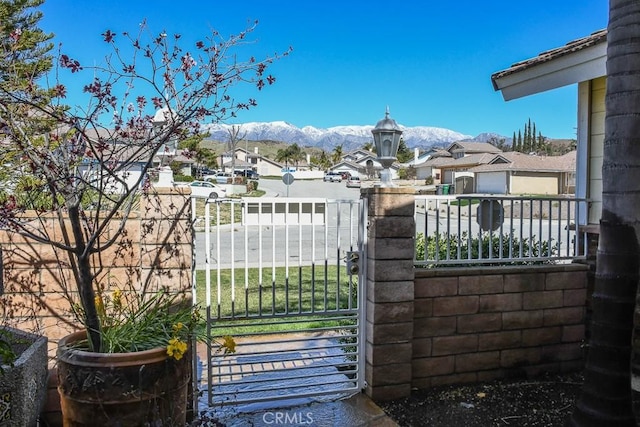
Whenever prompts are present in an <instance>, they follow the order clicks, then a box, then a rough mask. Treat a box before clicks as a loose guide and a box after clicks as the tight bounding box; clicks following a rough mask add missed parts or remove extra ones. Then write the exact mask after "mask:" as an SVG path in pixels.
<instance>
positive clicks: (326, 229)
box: [322, 201, 329, 311]
mask: <svg viewBox="0 0 640 427" xmlns="http://www.w3.org/2000/svg"><path fill="white" fill-rule="evenodd" d="M324 208H325V212H326V216H325V218H326V219H325V221H324V224H323V227H324V282H323V288H324V292H323V295H324V297H323V298H324V307H322V310H323V311H327V308H328V305H329V299H328V298H327V289H328V288H327V284H328V282H329V224H328V223H329V221H328V218H329V202H328V201H325V203H324Z"/></svg>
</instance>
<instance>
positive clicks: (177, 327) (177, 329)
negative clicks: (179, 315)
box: [173, 322, 184, 334]
mask: <svg viewBox="0 0 640 427" xmlns="http://www.w3.org/2000/svg"><path fill="white" fill-rule="evenodd" d="M183 326H184V325H183V324H182V322H178V323H176V324H175V325H173V333H174V334H177V333H178V332H180V330H181V329H182V327H183Z"/></svg>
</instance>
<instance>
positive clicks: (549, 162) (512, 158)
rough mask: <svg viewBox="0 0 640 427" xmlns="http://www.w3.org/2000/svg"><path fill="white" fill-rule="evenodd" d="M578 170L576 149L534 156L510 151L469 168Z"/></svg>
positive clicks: (494, 170) (543, 170)
mask: <svg viewBox="0 0 640 427" xmlns="http://www.w3.org/2000/svg"><path fill="white" fill-rule="evenodd" d="M575 170H576V151H575V150H574V151H571V152H569V153H567V154H565V155H563V156H534V155H529V154H523V153H518V152H515V151H510V152H506V153H502V154H500V155H499V156H496V157H495V158H494V159H493V160H492V161H490V162H488V163H486V164H482V165H478V166H476V167H473V168H471V169H469V172H474V173H481V172H503V171H528V172H571V171H575Z"/></svg>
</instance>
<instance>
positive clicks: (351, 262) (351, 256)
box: [346, 251, 360, 274]
mask: <svg viewBox="0 0 640 427" xmlns="http://www.w3.org/2000/svg"><path fill="white" fill-rule="evenodd" d="M346 261H347V271H348V272H349V274H358V273H359V272H360V252H357V251H349V252H347V257H346Z"/></svg>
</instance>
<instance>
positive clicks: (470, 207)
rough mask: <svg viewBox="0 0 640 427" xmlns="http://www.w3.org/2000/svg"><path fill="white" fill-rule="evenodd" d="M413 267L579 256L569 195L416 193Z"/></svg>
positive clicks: (578, 212)
mask: <svg viewBox="0 0 640 427" xmlns="http://www.w3.org/2000/svg"><path fill="white" fill-rule="evenodd" d="M415 203H416V207H415V208H416V209H415V220H416V255H415V260H414V261H415V265H416V266H418V267H432V268H433V267H444V266H454V265H460V266H464V265H487V264H488V265H514V264H516V265H517V264H541V263H550V262H570V261H572V260H576V259H584V258H585V256H586V250H587V239H586V238H580V237H585V236H579V235H578V234H579V231H578V227H577V224H578V220H577V219H578V218H583V217H585V216H586V210H587V200H586V199H578V198H573V197H563V196H556V197H535V196H529V197H515V196H493V195H478V194H475V195H473V194H472V195H451V196H448V195H435V196H433V195H420V196H416V199H415Z"/></svg>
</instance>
